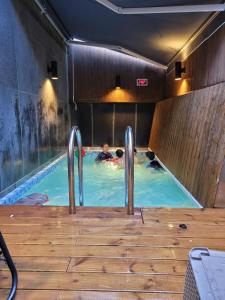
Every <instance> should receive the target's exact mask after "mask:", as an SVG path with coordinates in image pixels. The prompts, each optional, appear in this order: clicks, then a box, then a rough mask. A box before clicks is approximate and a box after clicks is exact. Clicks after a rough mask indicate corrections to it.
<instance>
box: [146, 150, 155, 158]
mask: <svg viewBox="0 0 225 300" xmlns="http://www.w3.org/2000/svg"><path fill="white" fill-rule="evenodd" d="M145 155H146V157H147V158H148V159H149V160H154V159H155V153H154V152H152V151H148V152H146V153H145Z"/></svg>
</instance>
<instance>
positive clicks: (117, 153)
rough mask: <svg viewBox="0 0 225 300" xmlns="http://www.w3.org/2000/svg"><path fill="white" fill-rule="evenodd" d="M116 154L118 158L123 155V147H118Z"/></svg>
mask: <svg viewBox="0 0 225 300" xmlns="http://www.w3.org/2000/svg"><path fill="white" fill-rule="evenodd" d="M116 156H117V157H118V158H121V157H123V150H122V149H117V150H116Z"/></svg>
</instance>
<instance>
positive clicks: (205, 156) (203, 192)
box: [150, 83, 225, 207]
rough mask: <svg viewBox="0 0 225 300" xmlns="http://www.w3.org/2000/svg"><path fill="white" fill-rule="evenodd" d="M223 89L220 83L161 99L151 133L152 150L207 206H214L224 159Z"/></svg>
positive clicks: (224, 102)
mask: <svg viewBox="0 0 225 300" xmlns="http://www.w3.org/2000/svg"><path fill="white" fill-rule="evenodd" d="M224 90H225V83H221V84H217V85H215V86H212V87H208V88H204V89H201V90H197V91H193V92H192V93H189V94H186V95H183V96H180V97H175V98H171V99H168V100H165V101H161V102H159V103H158V104H157V105H156V110H155V115H154V120H153V126H152V132H151V137H150V147H151V148H152V149H153V151H155V152H156V154H157V155H158V156H159V158H160V159H161V160H162V162H163V163H165V165H166V166H167V167H168V168H169V169H170V170H171V171H172V172H173V174H174V175H175V176H176V177H177V178H178V179H179V180H180V181H181V182H182V183H183V184H184V185H185V186H186V188H187V189H188V190H189V191H190V192H191V193H192V194H193V196H194V197H196V198H197V199H198V200H199V201H200V203H201V204H202V205H204V206H207V207H213V206H214V202H215V196H216V189H217V180H218V178H219V176H220V172H221V168H222V163H223V159H224V149H225V93H224ZM224 204H225V199H224Z"/></svg>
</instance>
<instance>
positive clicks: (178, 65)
mask: <svg viewBox="0 0 225 300" xmlns="http://www.w3.org/2000/svg"><path fill="white" fill-rule="evenodd" d="M182 73H185V67H182V63H181V61H177V62H176V63H175V80H181V79H182Z"/></svg>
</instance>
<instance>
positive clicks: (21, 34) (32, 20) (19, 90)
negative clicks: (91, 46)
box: [0, 0, 69, 190]
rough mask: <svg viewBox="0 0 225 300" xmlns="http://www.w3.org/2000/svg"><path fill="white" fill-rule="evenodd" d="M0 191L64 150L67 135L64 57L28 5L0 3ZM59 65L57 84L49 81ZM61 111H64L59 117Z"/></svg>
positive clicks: (56, 39) (57, 42)
mask: <svg viewBox="0 0 225 300" xmlns="http://www.w3.org/2000/svg"><path fill="white" fill-rule="evenodd" d="M0 8H1V9H0V20H1V21H0V45H1V46H0V190H3V189H5V188H6V187H8V186H9V185H11V184H13V183H14V182H15V181H17V180H18V179H20V178H21V177H23V176H24V175H26V174H28V173H29V172H31V171H32V170H34V169H35V168H37V167H38V166H39V165H41V164H42V163H44V162H46V161H47V160H48V159H49V158H51V157H52V156H54V155H55V154H56V152H57V148H58V147H60V146H64V145H65V142H66V140H67V134H68V123H69V120H68V116H69V114H68V102H67V101H68V95H67V90H68V87H67V55H66V48H65V46H64V44H63V42H62V41H61V40H60V39H59V37H57V35H56V33H55V31H54V30H53V29H52V28H51V27H50V25H49V23H48V22H47V20H46V17H45V16H43V15H41V14H40V11H39V9H38V8H37V7H36V5H35V4H34V3H33V1H28V0H26V1H25V0H0ZM51 60H57V62H58V72H59V80H57V81H53V80H51V79H49V78H48V74H47V64H48V63H49V62H50V61H51ZM59 108H60V110H61V111H63V112H62V113H61V114H60V113H59Z"/></svg>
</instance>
